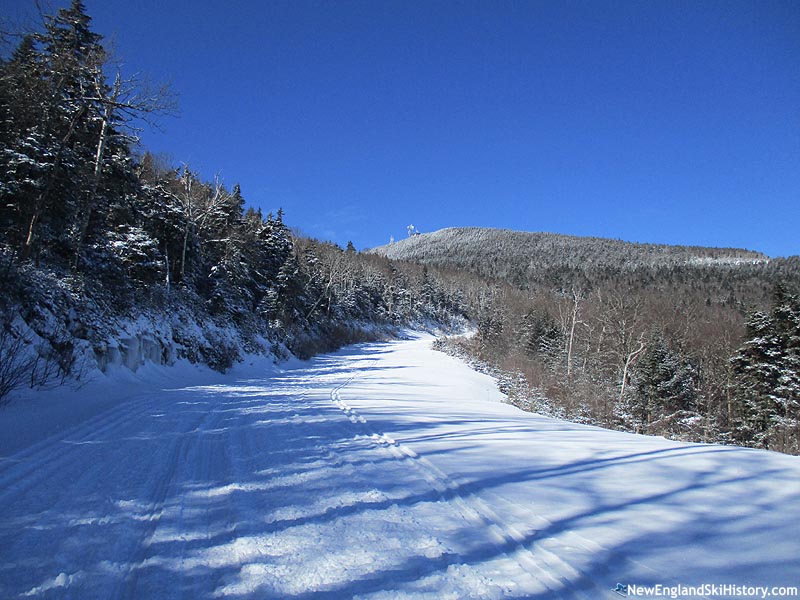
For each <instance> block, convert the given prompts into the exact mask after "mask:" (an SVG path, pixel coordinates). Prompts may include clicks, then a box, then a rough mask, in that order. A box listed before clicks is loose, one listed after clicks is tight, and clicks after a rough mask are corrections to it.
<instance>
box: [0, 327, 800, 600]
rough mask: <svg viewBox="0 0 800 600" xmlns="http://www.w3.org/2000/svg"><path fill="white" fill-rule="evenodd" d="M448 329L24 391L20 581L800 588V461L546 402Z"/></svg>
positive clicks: (10, 510)
mask: <svg viewBox="0 0 800 600" xmlns="http://www.w3.org/2000/svg"><path fill="white" fill-rule="evenodd" d="M430 343H431V340H430V338H429V337H413V338H412V339H409V340H405V341H398V342H390V343H379V344H378V343H376V344H366V345H361V346H357V347H351V348H348V349H345V350H343V351H340V352H339V353H337V354H333V355H324V356H319V357H317V358H315V359H314V360H312V361H310V362H308V363H295V364H293V365H289V366H288V367H286V368H284V369H283V370H277V369H276V368H275V367H272V366H268V365H267V366H265V363H263V362H262V363H255V364H249V365H248V364H242V365H239V366H237V367H236V368H235V369H234V371H232V372H230V373H228V374H227V375H220V374H218V373H211V372H209V371H204V370H202V369H200V368H199V367H190V366H186V365H184V366H183V367H181V364H183V363H180V362H179V364H178V365H177V366H175V367H173V368H172V369H164V368H161V370H159V368H158V367H155V366H153V365H146V366H144V367H142V368H141V369H140V370H139V371H138V372H137V373H135V374H133V373H131V372H130V371H129V370H126V369H119V370H117V371H116V373H117V375H116V377H117V379H114V377H113V376H112V380H113V384H114V385H109V384H108V382H107V383H106V384H102V385H101V384H93V385H89V386H87V387H86V388H84V389H83V390H79V391H77V392H74V393H75V394H76V397H77V396H80V397H81V398H82V400H83V401H82V402H81V403H79V404H78V406H79V407H80V410H81V411H82V412H80V413H75V412H74V411H73V408H74V407H75V406H76V405H75V403H74V401H75V400H76V398H70V397H68V396H66V395H64V394H63V393H61V394H60V399H59V401H49V402H46V403H45V402H44V401H42V402H37V401H36V399H35V398H34V399H32V400H31V401H30V402H26V403H15V404H12V405H11V406H9V407H7V409H6V415H4V419H3V420H2V421H0V428H2V430H0V434H2V435H1V437H0V507H2V511H0V548H2V551H1V552H0V596H2V597H3V598H31V597H35V598H82V599H84V598H158V599H164V598H185V597H192V598H218V597H234V598H236V597H239V598H242V597H245V598H259V599H263V598H351V597H358V598H437V599H438V598H506V597H507V598H559V599H562V598H566V599H570V598H581V599H586V600H590V599H592V600H593V599H599V598H611V597H617V596H615V595H614V593H613V592H612V591H611V590H612V588H614V587H616V586H617V584H623V586H627V585H655V584H662V585H665V586H676V585H684V586H696V585H701V584H715V585H730V586H759V587H760V586H766V587H769V588H771V587H774V586H796V585H797V584H798V581H797V572H798V571H797V568H798V562H797V560H798V559H797V557H798V556H800V539H798V536H797V535H796V533H797V531H796V527H797V523H798V522H800V486H799V485H798V481H800V459H798V458H796V457H790V456H785V455H779V454H775V453H770V452H764V451H757V450H746V449H742V448H737V447H724V446H715V445H696V444H687V443H676V442H669V441H666V440H664V439H661V438H655V437H643V436H637V435H631V434H625V433H620V432H612V431H607V430H603V429H598V428H593V427H587V426H582V425H577V424H573V423H566V422H562V421H557V420H553V419H548V418H544V417H541V416H538V415H535V414H530V413H524V412H521V411H519V410H517V409H516V408H514V407H512V406H509V405H508V404H505V403H503V397H502V396H501V395H500V394H499V392H497V390H496V387H495V385H494V382H493V380H491V379H490V378H488V377H486V376H484V375H480V374H477V373H475V372H474V371H471V370H470V369H469V368H467V367H466V366H465V365H464V364H462V363H460V362H459V361H457V360H455V359H453V358H450V357H448V356H445V355H444V354H440V353H436V352H434V351H432V350H431V349H430ZM187 369H188V370H187ZM121 378H125V379H124V380H123V379H121ZM137 378H138V379H137ZM139 379H140V380H141V381H147V382H148V383H141V381H140V382H139V383H136V382H137V381H138V380H139ZM103 385H105V387H103ZM110 390H113V392H110ZM45 406H46V409H45V408H43V407H45ZM37 411H41V412H37ZM734 589H735V588H730V590H734ZM708 595H709V594H708V593H706V596H708ZM714 597H736V594H735V592H734V591H729V592H727V593H722V594H718V595H716V596H714Z"/></svg>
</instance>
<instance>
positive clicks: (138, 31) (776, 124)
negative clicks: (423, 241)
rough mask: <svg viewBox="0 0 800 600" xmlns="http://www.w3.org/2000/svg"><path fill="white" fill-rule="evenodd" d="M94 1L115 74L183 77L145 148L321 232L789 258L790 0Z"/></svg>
mask: <svg viewBox="0 0 800 600" xmlns="http://www.w3.org/2000/svg"><path fill="white" fill-rule="evenodd" d="M85 2H86V6H87V10H88V12H89V14H90V15H92V17H93V19H94V21H93V23H94V28H95V30H96V31H97V32H99V33H101V34H103V35H105V36H107V37H108V38H113V39H114V43H115V46H116V49H117V54H118V55H120V56H121V57H122V58H123V59H124V61H125V65H126V67H125V68H126V69H127V70H128V72H134V71H140V72H143V73H147V74H148V75H149V76H150V77H151V78H153V79H155V80H168V81H171V82H172V86H173V89H174V90H175V91H176V92H177V93H178V94H179V96H180V107H181V108H180V111H181V115H180V117H179V118H169V119H163V120H162V125H163V129H164V132H163V133H159V132H153V131H147V132H145V134H144V136H143V144H144V146H145V147H147V148H149V149H150V150H152V151H155V152H161V153H166V154H168V155H169V156H170V157H171V158H172V160H173V161H174V162H175V163H176V164H178V163H183V162H186V163H189V165H190V166H191V167H193V168H195V169H199V170H200V172H201V173H202V174H203V176H204V177H205V178H212V177H214V176H215V175H220V176H221V177H222V178H223V180H224V181H225V182H226V183H227V184H228V185H229V186H232V185H233V184H234V183H237V182H238V183H240V184H241V186H242V192H243V194H244V196H245V198H246V199H247V201H248V203H249V204H251V205H254V206H261V207H262V209H263V210H264V211H265V212H267V211H270V210H272V211H275V210H277V208H278V207H283V208H284V210H285V212H286V221H287V223H289V224H290V225H291V226H294V227H297V228H298V229H300V230H301V231H303V232H305V233H307V234H310V235H313V236H315V237H319V238H323V239H328V240H332V241H334V242H336V243H338V244H340V245H344V244H346V243H347V241H348V240H352V241H353V243H354V244H355V245H356V247H357V248H359V249H363V248H365V247H371V246H376V245H380V244H383V243H386V242H388V241H389V237H390V236H394V237H395V238H396V239H400V238H402V237H405V235H406V226H407V225H409V224H414V225H415V226H416V227H417V228H418V229H419V230H420V231H423V232H425V231H433V230H435V229H440V228H442V227H448V226H466V225H475V226H487V227H506V228H513V229H521V230H528V231H552V232H557V233H567V234H574V235H594V236H601V237H611V238H619V239H624V240H629V241H641V242H656V243H671V244H696V245H708V246H735V247H745V248H749V249H753V250H760V251H762V252H765V253H767V254H769V255H771V256H779V255H782V256H786V255H793V254H800V235H799V232H800V2H798V1H797V0H787V1H783V2H781V1H772V0H757V1H752V2H742V1H736V0H723V1H719V2H711V1H702V0H697V1H695V0H691V1H690V0H681V1H657V0H652V1H650V0H642V1H614V2H605V1H601V0H591V1H589V0H587V1H584V2H574V1H570V0H550V1H547V2H545V1H535V0H531V1H526V2H511V1H507V2H501V1H492V0H482V1H455V0H454V1H450V2H445V1H442V0H397V1H394V0H364V1H361V0H358V1H352V0H342V1H339V0H326V1H310V0H263V1H255V0H252V1H244V0H228V1H226V2H220V1H216V2H212V1H209V0H191V1H189V0H159V1H155V0H137V1H135V2H132V1H131V0H124V1H123V0H85ZM65 4H68V2H65V1H60V2H51V3H50V6H54V7H58V6H64V5H65ZM31 6H32V0H30V1H29V0H0V7H3V11H2V12H5V13H6V14H7V15H12V16H14V15H18V14H20V13H21V12H23V11H24V9H26V8H28V9H29V8H30V7H31Z"/></svg>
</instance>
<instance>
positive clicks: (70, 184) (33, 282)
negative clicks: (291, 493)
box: [0, 1, 464, 401]
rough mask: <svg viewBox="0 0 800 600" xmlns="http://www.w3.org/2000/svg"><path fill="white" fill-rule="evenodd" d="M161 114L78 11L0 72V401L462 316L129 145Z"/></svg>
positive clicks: (415, 280) (414, 283)
mask: <svg viewBox="0 0 800 600" xmlns="http://www.w3.org/2000/svg"><path fill="white" fill-rule="evenodd" d="M109 74H110V75H109ZM173 105H174V99H173V98H172V96H171V94H170V92H169V90H167V89H163V88H156V89H152V88H148V87H147V86H144V85H142V84H141V82H139V81H137V80H136V79H135V78H130V79H126V78H125V77H124V76H123V75H122V74H121V73H120V72H119V71H118V70H117V69H116V68H115V66H114V64H113V63H111V62H110V60H109V59H108V57H107V53H106V50H105V48H104V46H103V41H102V39H101V37H100V36H99V35H97V34H96V33H94V32H93V31H92V29H91V19H90V17H89V16H88V15H87V14H86V11H85V8H84V6H83V4H82V3H81V2H79V1H75V2H73V3H72V4H71V6H70V7H69V8H67V9H62V10H60V11H59V12H58V13H57V14H55V15H52V16H48V17H45V19H44V23H43V24H42V27H41V31H38V32H32V33H30V34H28V35H24V36H21V38H20V41H19V43H18V45H17V46H16V48H15V50H14V51H13V53H10V54H9V56H8V57H7V58H6V59H5V60H3V61H2V63H0V123H2V129H0V261H2V267H0V288H2V293H0V319H2V324H1V326H0V401H2V398H4V397H7V396H8V393H9V392H10V391H11V390H12V389H14V388H15V387H20V386H23V385H30V386H33V387H39V386H43V385H49V384H51V383H53V382H57V381H60V380H64V379H70V380H75V379H80V377H81V376H82V375H83V374H84V373H85V372H86V371H87V370H91V369H92V368H95V366H99V367H100V368H107V367H108V366H109V365H113V364H124V365H127V366H128V367H131V368H134V369H135V368H136V367H137V366H138V365H139V364H141V363H142V362H143V361H144V360H152V361H155V362H157V363H162V364H163V363H171V362H172V361H174V360H176V359H180V358H187V359H189V360H192V361H196V362H202V363H205V364H208V365H210V366H212V367H214V368H216V369H220V370H224V369H226V368H227V367H229V366H230V365H231V364H232V363H233V362H234V361H236V360H239V359H240V358H241V357H242V356H243V355H244V354H245V353H267V354H269V353H272V354H275V355H276V356H278V357H280V356H281V355H286V354H287V352H291V353H294V354H295V355H298V356H301V357H306V356H310V355H312V354H314V353H316V352H319V351H322V350H328V349H332V348H335V347H338V346H340V345H342V344H346V343H350V342H353V341H357V340H361V339H372V338H376V337H380V336H383V335H391V334H392V333H393V332H395V331H397V329H398V328H399V327H400V326H445V327H446V326H449V325H451V324H457V323H459V322H460V320H463V314H464V309H463V307H462V305H461V303H460V299H459V296H458V293H457V292H453V291H452V289H451V290H449V291H448V290H446V289H445V288H444V287H443V286H442V285H441V283H440V282H439V281H438V280H437V279H436V277H435V274H434V273H429V272H428V270H427V269H424V268H422V267H419V266H415V265H398V264H393V263H392V261H389V260H387V259H385V258H380V257H376V256H364V255H360V254H359V253H357V252H356V251H355V248H353V247H352V245H349V246H348V247H347V248H345V249H342V248H340V247H338V246H336V245H333V244H330V243H324V242H320V241H316V240H312V239H307V238H304V237H302V236H298V235H294V234H293V233H292V232H291V231H290V228H289V227H288V226H287V224H286V223H285V222H284V215H283V214H282V211H278V212H277V214H274V215H273V214H268V215H263V214H262V213H261V212H260V211H259V210H256V209H253V208H246V201H245V197H244V195H243V194H244V192H243V191H242V190H241V189H240V188H239V186H237V185H234V186H233V187H227V186H226V185H224V183H223V182H221V181H219V180H213V181H204V180H203V179H202V178H201V177H200V176H199V175H198V174H197V173H195V172H194V171H193V170H192V169H191V167H190V166H189V165H177V166H176V165H172V164H169V163H168V162H166V161H165V160H163V159H162V158H159V157H156V156H153V155H151V154H149V153H147V152H146V151H142V150H141V149H140V148H139V147H138V144H137V139H136V130H135V128H134V125H136V124H138V123H141V122H142V120H145V121H147V120H153V119H156V118H157V117H158V116H159V115H160V114H162V113H164V112H165V111H169V110H171V109H172V107H173Z"/></svg>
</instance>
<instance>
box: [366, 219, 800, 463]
mask: <svg viewBox="0 0 800 600" xmlns="http://www.w3.org/2000/svg"><path fill="white" fill-rule="evenodd" d="M371 252H373V253H375V254H377V255H382V256H388V257H391V258H394V259H402V260H413V261H417V262H419V263H420V264H425V265H428V266H430V267H433V266H437V267H440V268H444V267H446V268H449V269H461V270H464V271H467V272H469V273H470V274H473V275H479V276H481V277H482V278H484V281H486V285H488V286H490V287H487V288H485V289H483V290H481V291H478V290H475V292H474V293H469V292H467V293H466V297H467V298H468V299H469V301H470V306H471V309H472V314H473V316H474V318H475V320H476V322H477V331H478V332H477V335H476V336H475V337H474V338H472V339H471V340H468V341H464V340H456V341H451V342H450V344H449V347H450V350H451V351H453V352H457V353H460V354H462V355H464V356H466V357H467V358H471V359H473V360H477V361H478V363H479V364H481V365H483V366H484V367H486V368H489V369H490V370H492V371H493V372H495V373H497V374H498V375H500V376H501V377H502V378H503V380H504V381H505V384H504V385H505V386H506V389H507V391H508V392H509V394H510V395H511V396H512V398H513V400H514V401H515V402H516V403H517V404H518V405H520V406H521V407H523V408H525V409H528V410H534V411H538V412H544V413H548V414H552V415H555V416H559V417H565V418H569V419H573V420H577V421H581V422H588V423H596V424H599V425H602V426H605V427H612V428H620V429H625V430H629V431H636V432H642V433H650V434H655V435H666V436H668V437H673V438H679V439H686V440H693V441H718V442H719V441H721V442H729V443H737V444H744V445H755V446H761V447H766V448H771V449H775V450H779V451H784V452H791V453H797V452H798V450H800V445H798V444H799V441H800V299H798V296H797V290H798V289H800V285H799V284H800V259H798V257H792V258H779V259H773V260H768V259H767V257H766V256H764V255H762V254H759V253H756V252H751V251H747V250H737V249H717V248H696V247H680V246H659V245H650V244H630V243H625V242H621V241H616V240H603V239H596V238H576V237H569V236H560V235H554V234H542V233H525V232H514V231H505V230H492V229H479V228H462V229H445V230H442V231H437V232H434V233H430V234H422V235H414V236H411V237H409V238H408V239H405V240H402V241H399V242H396V243H393V244H391V245H389V246H382V247H380V248H376V249H374V250H371ZM465 285H466V286H467V287H466V288H465V289H468V288H469V285H468V284H466V283H465Z"/></svg>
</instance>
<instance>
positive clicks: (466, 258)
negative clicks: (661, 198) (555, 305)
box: [367, 227, 769, 283]
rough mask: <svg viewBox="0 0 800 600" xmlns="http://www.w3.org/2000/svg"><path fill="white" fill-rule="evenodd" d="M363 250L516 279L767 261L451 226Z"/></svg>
mask: <svg viewBox="0 0 800 600" xmlns="http://www.w3.org/2000/svg"><path fill="white" fill-rule="evenodd" d="M367 252H370V253H373V254H378V255H382V256H386V257H387V258H390V259H393V260H404V261H411V262H419V263H422V264H428V265H436V266H440V267H451V268H460V269H468V270H470V271H473V272H476V273H478V274H480V275H484V276H490V277H496V278H502V279H508V280H512V281H516V282H518V283H519V282H522V281H524V280H528V279H529V278H530V277H534V276H536V275H542V274H543V273H544V272H547V273H550V274H552V273H553V272H554V271H565V270H566V271H584V272H586V271H594V270H613V271H635V270H641V269H645V270H648V269H660V268H668V267H682V266H693V265H696V266H719V267H735V266H737V265H744V264H750V265H752V264H765V263H768V262H769V257H767V256H766V255H765V254H762V253H760V252H754V251H751V250H743V249H738V248H705V247H700V246H672V245H665V244H642V243H632V242H623V241H620V240H612V239H605V238H596V237H578V236H570V235H562V234H556V233H531V232H524V231H514V230H510V229H490V228H482V227H451V228H447V229H440V230H439V231H434V232H432V233H424V234H419V235H413V236H411V237H408V238H406V239H403V240H400V241H397V242H394V243H392V244H387V245H385V246H379V247H377V248H373V249H371V250H368V251H367Z"/></svg>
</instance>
